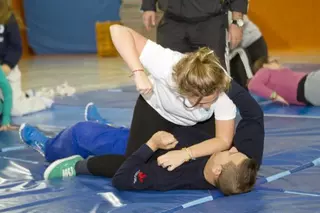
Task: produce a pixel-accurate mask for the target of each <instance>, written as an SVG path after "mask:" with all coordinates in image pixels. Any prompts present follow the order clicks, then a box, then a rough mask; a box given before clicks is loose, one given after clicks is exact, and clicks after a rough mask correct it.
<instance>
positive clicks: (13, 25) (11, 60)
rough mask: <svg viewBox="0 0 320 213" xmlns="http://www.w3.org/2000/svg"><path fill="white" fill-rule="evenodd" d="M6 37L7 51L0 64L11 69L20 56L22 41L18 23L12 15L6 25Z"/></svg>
mask: <svg viewBox="0 0 320 213" xmlns="http://www.w3.org/2000/svg"><path fill="white" fill-rule="evenodd" d="M6 31H7V32H6V34H7V35H6V38H5V39H7V41H6V42H8V44H9V45H8V49H7V53H6V55H5V57H4V59H3V61H2V64H7V65H8V66H9V67H10V68H11V69H13V68H14V67H15V66H16V65H17V64H18V62H19V61H20V58H21V56H22V42H21V36H20V30H19V25H18V23H17V20H16V18H15V17H14V15H12V16H11V18H10V19H9V21H8V23H7V25H6Z"/></svg>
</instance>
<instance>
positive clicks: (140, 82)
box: [134, 71, 152, 95]
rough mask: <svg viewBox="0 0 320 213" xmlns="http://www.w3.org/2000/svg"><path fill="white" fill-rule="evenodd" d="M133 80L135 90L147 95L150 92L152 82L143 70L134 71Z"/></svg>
mask: <svg viewBox="0 0 320 213" xmlns="http://www.w3.org/2000/svg"><path fill="white" fill-rule="evenodd" d="M134 81H135V83H136V87H137V91H139V93H140V94H141V95H147V94H150V93H151V92H152V84H151V82H150V80H149V78H148V76H147V74H146V73H145V72H142V71H141V72H135V73H134Z"/></svg>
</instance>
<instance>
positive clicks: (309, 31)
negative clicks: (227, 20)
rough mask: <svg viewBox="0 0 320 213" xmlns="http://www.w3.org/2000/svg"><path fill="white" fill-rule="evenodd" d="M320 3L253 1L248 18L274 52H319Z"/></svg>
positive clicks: (309, 0)
mask: <svg viewBox="0 0 320 213" xmlns="http://www.w3.org/2000/svg"><path fill="white" fill-rule="evenodd" d="M319 11H320V0H304V1H302V0H251V1H250V8H249V17H250V18H251V20H252V21H253V22H254V23H256V24H257V25H258V26H259V28H260V29H261V31H262V33H263V35H264V36H265V38H266V40H267V43H268V46H269V48H270V49H271V50H285V51H294V52H297V51H303V52H315V51H320V14H319Z"/></svg>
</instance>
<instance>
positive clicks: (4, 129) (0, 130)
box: [0, 124, 18, 132]
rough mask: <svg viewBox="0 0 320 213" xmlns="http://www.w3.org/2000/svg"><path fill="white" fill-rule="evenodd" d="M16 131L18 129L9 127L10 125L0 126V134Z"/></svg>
mask: <svg viewBox="0 0 320 213" xmlns="http://www.w3.org/2000/svg"><path fill="white" fill-rule="evenodd" d="M17 129H18V127H16V126H11V125H10V124H7V125H2V126H1V127H0V132H2V131H10V130H17Z"/></svg>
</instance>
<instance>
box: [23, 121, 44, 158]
mask: <svg viewBox="0 0 320 213" xmlns="http://www.w3.org/2000/svg"><path fill="white" fill-rule="evenodd" d="M26 125H27V123H23V124H21V126H20V128H19V137H20V141H19V142H20V143H22V144H23V145H25V146H27V147H29V148H31V149H32V150H35V151H37V152H38V153H39V154H40V155H42V156H45V154H44V153H42V152H41V151H39V150H37V149H35V148H34V147H32V146H31V145H29V144H27V143H26V142H25V141H24V140H23V137H22V134H21V132H22V130H23V129H24V127H25V126H26Z"/></svg>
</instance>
